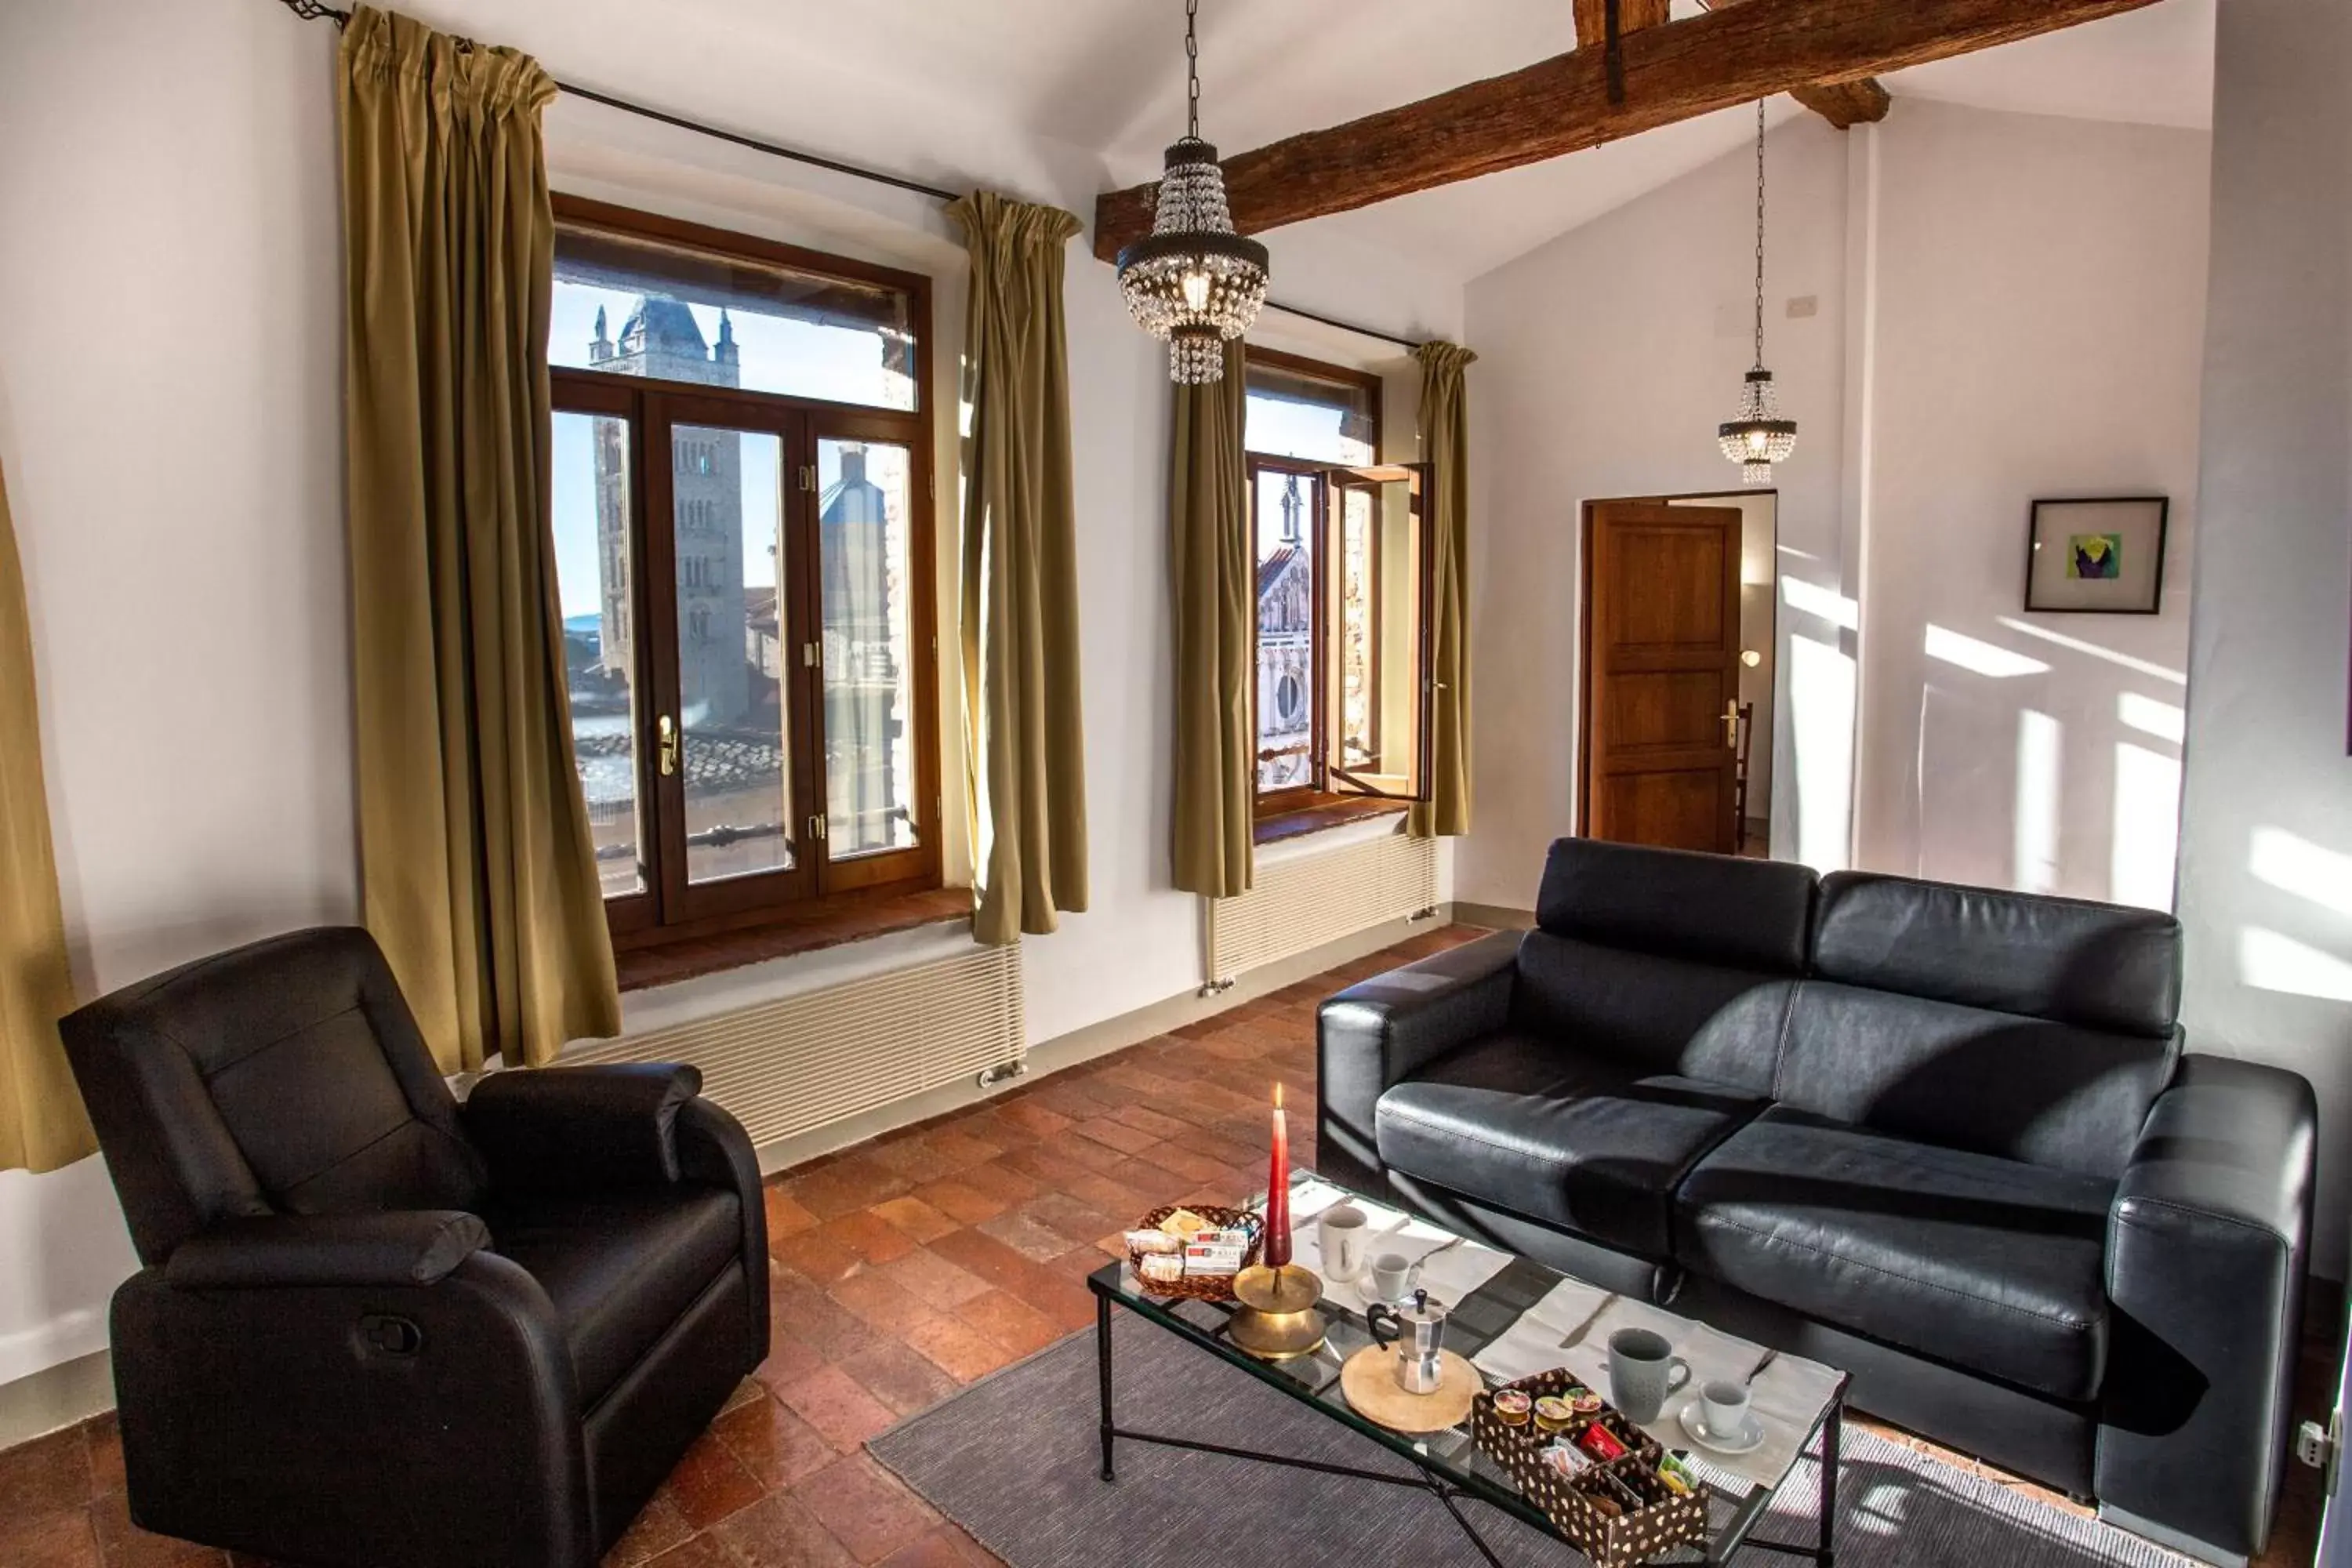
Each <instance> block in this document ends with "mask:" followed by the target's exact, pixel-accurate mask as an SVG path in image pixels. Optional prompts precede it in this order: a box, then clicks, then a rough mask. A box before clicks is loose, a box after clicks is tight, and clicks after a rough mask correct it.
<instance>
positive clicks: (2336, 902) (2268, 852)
mask: <svg viewBox="0 0 2352 1568" xmlns="http://www.w3.org/2000/svg"><path fill="white" fill-rule="evenodd" d="M2246 869H2247V870H2249V871H2251V872H2252V873H2253V875H2254V879H2256V880H2257V881H2262V882H2267V883H2269V884H2270V885H2271V886H2272V887H2273V888H2276V889H2279V891H2281V892H2283V893H2293V894H2294V896H2295V897H2296V898H2299V899H2308V900H2311V901H2312V902H2313V903H2315V904H2317V905H2318V906H2319V907H2320V908H2321V909H2324V910H2335V911H2336V913H2337V914H2340V915H2352V855H2343V854H2338V853H2337V852H2336V851H2335V850H2333V849H2323V848H2321V847H2319V846H2318V845H2316V844H2314V843H2313V842H2312V841H2311V840H2310V839H2308V838H2305V837H2302V836H2301V835H2300V834H2294V833H2289V832H2288V831H2287V830H2286V829H2285V828H2284V827H2257V828H2255V829H2254V837H2253V842H2252V848H2251V852H2250V853H2249V854H2248V856H2247V858H2246Z"/></svg>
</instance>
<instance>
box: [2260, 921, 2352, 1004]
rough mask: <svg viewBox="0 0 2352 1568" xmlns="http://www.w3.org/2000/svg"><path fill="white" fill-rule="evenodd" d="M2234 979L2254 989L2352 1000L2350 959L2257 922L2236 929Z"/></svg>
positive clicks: (2324, 1000) (2343, 1000) (2334, 999)
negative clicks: (2236, 964) (2347, 959)
mask: <svg viewBox="0 0 2352 1568" xmlns="http://www.w3.org/2000/svg"><path fill="white" fill-rule="evenodd" d="M2238 979H2239V981H2240V983H2241V984H2246V985H2251V986H2252V987H2253V988H2254V989H2255V990H2257V991H2280V992H2284V993H2285V994H2287V995H2290V996H2310V997H2314V998H2315V999H2317V1000H2319V1001H2322V1002H2352V963H2346V962H2345V961H2344V960H2342V959H2340V958H2338V957H2336V955H2335V954H2334V953H2332V952H2320V951H2319V949H2317V948H2315V947H2313V946H2310V945H2309V944H2308V943H2305V942H2297V941H2295V940H2294V938H2293V937H2291V936H2283V935H2281V934H2280V933H2279V932H2277V931H2267V930H2265V929H2263V927H2261V926H2248V927H2247V928H2246V929H2245V930H2244V931H2241V932H2239V933H2238Z"/></svg>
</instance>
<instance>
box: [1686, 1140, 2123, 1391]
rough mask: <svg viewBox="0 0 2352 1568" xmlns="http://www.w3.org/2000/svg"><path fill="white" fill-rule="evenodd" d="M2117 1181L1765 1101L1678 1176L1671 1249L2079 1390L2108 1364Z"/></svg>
mask: <svg viewBox="0 0 2352 1568" xmlns="http://www.w3.org/2000/svg"><path fill="white" fill-rule="evenodd" d="M2114 1191H2115V1188H2114V1184H2112V1183H2109V1182H2103V1181H2099V1180H2096V1179H2095V1178H2092V1177H2088V1176H2081V1175H2074V1174H2070V1173H2065V1172H2062V1171H2053V1170H2048V1169H2045V1168H2042V1167H2041V1166H2037V1165H2028V1164H2024V1163H2019V1162H2016V1161H2011V1160H2001V1159H1995V1158H1993V1157H1991V1156H1989V1155H1983V1154H1972V1153H1967V1152H1961V1151H1958V1150H1951V1149H1937V1148H1934V1147H1930V1146H1928V1145H1926V1144H1920V1143H1911V1142H1904V1141H1902V1140H1899V1139H1895V1138H1889V1137H1884V1136H1881V1135H1879V1134H1876V1133H1873V1132H1870V1131H1865V1130H1863V1129H1859V1128H1853V1127H1847V1126H1842V1125H1840V1124H1838V1123H1836V1122H1833V1121H1829V1120H1828V1119H1826V1118H1822V1117H1817V1116H1811V1115H1808V1114H1806V1113H1804V1112H1801V1111H1797V1110H1790V1109H1789V1108H1787V1107H1785V1106H1774V1107H1773V1108H1771V1109H1770V1110H1767V1111H1766V1112H1764V1113H1763V1114H1762V1115H1761V1116H1759V1117H1758V1118H1757V1119H1755V1120H1754V1121H1750V1122H1749V1123H1748V1125H1746V1126H1745V1127H1742V1128H1741V1129H1740V1130H1739V1131H1737V1132H1736V1133H1734V1134H1733V1135H1732V1136H1731V1137H1730V1138H1729V1139H1727V1141H1726V1142H1724V1143H1723V1144H1722V1145H1721V1146H1720V1147H1719V1148H1717V1149H1716V1150H1714V1151H1713V1152H1710V1153H1709V1154H1708V1155H1707V1156H1706V1158H1705V1159H1704V1160H1702V1161H1700V1162H1699V1164H1698V1168H1697V1169H1696V1170H1695V1171H1693V1172H1692V1173H1691V1174H1690V1177H1689V1179H1688V1180H1687V1181H1685V1183H1684V1184H1683V1186H1682V1190H1681V1193H1680V1194H1679V1195H1678V1196H1677V1198H1676V1201H1675V1258H1676V1260H1677V1261H1679V1262H1680V1263H1682V1264H1683V1266H1684V1267H1685V1268H1689V1269H1691V1270H1692V1271H1693V1272H1694V1273H1698V1274H1704V1275H1706V1276H1707V1277H1709V1278H1711V1279H1719V1280H1721V1281H1723V1282H1724V1283H1725V1284H1727V1285H1731V1286H1734V1287H1736V1288H1738V1289H1741V1290H1745V1291H1747V1292H1748V1294H1750V1295H1752V1296H1758V1297H1761V1298H1763V1299H1764V1300H1769V1301H1774V1302H1778V1303H1779V1304H1780V1305H1781V1306H1783V1307H1787V1308H1790V1309H1792V1310H1796V1311H1800V1312H1802V1313H1804V1314H1806V1315H1807V1316H1808V1317H1811V1318H1815V1319H1818V1320H1819V1321H1822V1322H1824V1323H1829V1324H1832V1325H1833V1326H1835V1327H1838V1328H1842V1329H1847V1330H1850V1331H1853V1332H1855V1333H1860V1334H1865V1335H1868V1336H1869V1337H1871V1338H1873V1339H1876V1340H1881V1341H1884V1342H1886V1343H1889V1344H1893V1345H1897V1346H1900V1347H1902V1348H1904V1349H1906V1350H1911V1351H1916V1352H1919V1353H1921V1354H1923V1355H1927V1356H1931V1357H1933V1358H1935V1359H1937V1360H1938V1361H1943V1362H1947V1363H1951V1364H1953V1365H1956V1366H1959V1367H1963V1368H1966V1369H1968V1370H1969V1371H1971V1372H1975V1373H1979V1374H1981V1375H1984V1376H1989V1377H1993V1378H1997V1379H2000V1380H2001V1381H2003V1382H2006V1383H2011V1384H2018V1385H2020V1386H2021V1387H2024V1388H2029V1389H2033V1390H2036V1391H2038V1392H2040V1393H2042V1394H2052V1395H2054V1396H2056V1397H2058V1398H2061V1399H2072V1400H2086V1399H2090V1398H2092V1397H2094V1396H2095V1395H2096V1394H2098V1392H2099V1385H2100V1382H2101V1379H2102V1377H2103V1375H2104V1373H2105V1363H2106V1346H2107V1305H2106V1293H2105V1285H2104V1281H2103V1277H2102V1273H2101V1268H2102V1260H2103V1258H2104V1254H2105V1231H2106V1223H2107V1206H2108V1203H2109V1200H2110V1198H2111V1197H2112V1195H2113V1194H2114Z"/></svg>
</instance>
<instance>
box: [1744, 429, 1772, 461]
mask: <svg viewBox="0 0 2352 1568" xmlns="http://www.w3.org/2000/svg"><path fill="white" fill-rule="evenodd" d="M1769 450H1770V447H1769V438H1768V437H1766V436H1765V434H1764V432H1763V431H1761V430H1750V431H1749V432H1748V456H1749V457H1750V458H1752V459H1755V460H1758V461H1760V460H1762V459H1763V458H1764V457H1765V456H1766V455H1767V454H1768V453H1769Z"/></svg>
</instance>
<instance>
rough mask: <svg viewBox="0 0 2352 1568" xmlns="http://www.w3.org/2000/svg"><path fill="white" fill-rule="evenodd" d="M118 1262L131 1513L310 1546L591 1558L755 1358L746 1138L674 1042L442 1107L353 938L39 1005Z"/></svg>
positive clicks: (178, 1527) (381, 1562)
mask: <svg viewBox="0 0 2352 1568" xmlns="http://www.w3.org/2000/svg"><path fill="white" fill-rule="evenodd" d="M63 1032H64V1035H65V1039H66V1047H67V1051H68V1056H69V1057H70V1058H71V1060H72V1063H73V1068H74V1073H75V1076H76V1077H77V1079H79V1081H80V1084H81V1090H82V1095H83V1098H84V1100H86V1101H87V1102H88V1104H89V1112H90V1118H91V1120H92V1121H93V1122H94V1123H95V1124H96V1126H97V1129H98V1133H99V1139H100V1143H101V1145H102V1146H103V1148H104V1150H105V1153H106V1159H107V1166H108V1169H109V1171H110V1173H111V1174H112V1176H113V1178H114V1183H115V1187H116V1190H117V1191H118V1192H119V1193H120V1194H121V1198H122V1205H123V1209H124V1213H125V1215H127V1217H128V1218H129V1220H130V1223H131V1238H132V1240H133V1241H134V1242H135V1243H136V1244H137V1247H138V1249H139V1256H140V1260H141V1261H142V1264H144V1265H145V1267H144V1268H142V1270H141V1271H140V1272H139V1273H138V1274H137V1275H135V1276H133V1277H132V1278H131V1279H130V1280H129V1281H128V1282H126V1283H125V1284H124V1285H123V1286H122V1288H121V1289H120V1290H119V1291H117V1292H116V1293H115V1298H114V1308H113V1321H112V1339H113V1351H114V1375H115V1389H116V1397H117V1403H118V1406H119V1409H120V1415H121V1431H122V1443H123V1458H124V1463H125V1466H126V1468H127V1471H128V1479H129V1490H130V1505H131V1516H132V1518H133V1519H135V1520H136V1521H138V1522H139V1523H140V1524H142V1526H144V1527H145V1528H147V1529H149V1530H152V1531H159V1532H161V1533H163V1534H167V1535H175V1536H180V1537H184V1538H185V1539H188V1540H192V1541H198V1542H205V1543H208V1544H211V1545H215V1546H222V1547H227V1548H230V1549H233V1550H236V1551H240V1552H252V1553H255V1554H257V1555H260V1556H265V1557H269V1558H273V1559H278V1560H282V1561H287V1562H292V1563H306V1564H311V1565H313V1568H476V1565H478V1568H590V1565H592V1564H593V1563H595V1562H596V1561H597V1560H598V1558H599V1557H600V1556H601V1555H602V1554H603V1553H604V1551H605V1550H606V1549H608V1548H609V1547H610V1546H611V1545H612V1543H613V1542H614V1541H615V1540H617V1539H618V1538H619V1536H620V1535H621V1533H622V1531H625V1529H626V1528H627V1527H628V1524H629V1521H630V1520H631V1519H632V1518H634V1517H635V1514H636V1512H637V1510H639V1509H640V1508H642V1507H643V1506H644V1504H645V1502H646V1500H647V1499H648V1498H650V1497H651V1496H652V1495H653V1491H654V1489H655V1488H656V1486H658V1485H659V1484H660V1482H661V1480H662V1479H663V1477H664V1476H666V1475H667V1473H668V1471H669V1469H670V1468H671V1466H672V1465H674V1464H675V1463H676V1462H677V1458H678V1456H679V1454H681V1453H682V1452H683V1451H684V1450H685V1448H686V1447H687V1446H688V1444H689V1443H691V1442H692V1441H693V1440H694V1438H695V1437H696V1436H697V1435H698V1434H699V1433H700V1432H701V1431H702V1429H703V1428H704V1427H705V1426H708V1425H709V1421H710V1419H711V1418H712V1417H713V1416H714V1415H717V1413H718V1411H719V1407H720V1406H721V1405H723V1404H724V1403H725V1402H726V1400H727V1398H728V1397H729V1395H730V1394H731V1393H732V1392H733V1391H734V1389H735V1387H736V1385H737V1384H738V1383H739V1382H740V1380H741V1379H742V1378H743V1376H744V1375H745V1374H747V1373H750V1372H751V1370H752V1369H753V1368H754V1367H756V1366H757V1365H758V1364H759V1363H760V1362H761V1360H762V1359H763V1358H764V1357H765V1355H766V1353H767V1344H768V1310H769V1309H768V1279H767V1241H766V1215H765V1210H764V1208H763V1206H762V1204H761V1192H760V1179H759V1167H758V1163H757V1162H756V1160H755V1159H754V1157H753V1155H752V1152H751V1142H750V1140H749V1139H748V1138H747V1137H746V1136H745V1134H744V1132H743V1130H742V1128H741V1127H740V1126H739V1125H738V1124H737V1123H736V1122H735V1121H734V1120H733V1119H732V1118H731V1117H730V1116H728V1115H727V1113H726V1112H724V1111H722V1110H719V1109H718V1108H717V1107H716V1106H714V1105H712V1104H710V1103H709V1101H708V1100H701V1099H699V1098H698V1089H699V1088H700V1077H699V1075H698V1073H697V1072H696V1071H695V1069H694V1068H688V1067H653V1066H647V1067H623V1068H572V1069H563V1068H554V1069H545V1070H541V1071H538V1072H530V1073H512V1074H497V1075H494V1076H492V1077H491V1078H489V1079H485V1080H484V1081H483V1082H482V1083H481V1084H480V1085H479V1086H478V1087H477V1089H475V1091H474V1094H473V1097H472V1099H471V1100H468V1101H467V1104H466V1105H465V1106H463V1107H462V1108H461V1107H460V1106H459V1105H458V1104H457V1101H456V1100H455V1099H454V1097H453V1096H452V1095H451V1094H450V1092H449V1089H448V1087H447V1085H446V1083H445V1082H444V1080H443V1079H442V1078H441V1075H440V1074H439V1072H438V1071H437V1070H436V1068H435V1066H434V1063H433V1060H432V1058H431V1056H430V1054H429V1053H428V1052H427V1050H426V1049H425V1043H424V1040H423V1039H422V1037H420V1036H419V1035H418V1033H417V1029H416V1025H415V1019H414V1018H413V1017H412V1016H411V1015H410V1013H409V1011H408V1007H407V1005H406V1004H405V1003H404V1001H403V1000H402V998H401V995H400V992H399V989H398V987H397V985H396V984H394V980H393V977H392V973H391V970H390V968H389V967H388V966H387V965H386V963H384V960H383V954H382V952H380V951H378V949H377V947H376V945H375V943H374V942H373V940H372V939H371V938H370V937H369V936H368V935H367V933H366V932H364V931H356V930H350V929H323V930H316V931H298V932H294V933H292V934H289V935H287V936H282V937H278V938H274V939H272V940H269V941H267V942H256V943H253V944H252V945H250V946H247V947H243V948H239V949H237V950H236V951H235V952H226V953H223V954H221V955H219V956H217V957H215V958H210V959H205V960H203V961H201V962H199V963H192V964H189V965H186V966H185V967H184V968H181V969H176V970H173V971H172V972H171V973H166V974H163V975H159V976H157V977H155V978H153V979H152V980H148V981H146V982H144V983H142V984H138V985H134V986H131V987H129V988H128V989H125V990H122V991H120V992H117V993H115V994H112V995H110V996H107V997H105V998H103V999H101V1000H100V1001H97V1002H94V1003H92V1004H90V1005H89V1006H87V1007H84V1008H82V1009H80V1010H79V1012H76V1013H74V1014H73V1015H72V1016H69V1017H68V1018H67V1019H66V1020H65V1021H64V1025H63Z"/></svg>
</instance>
